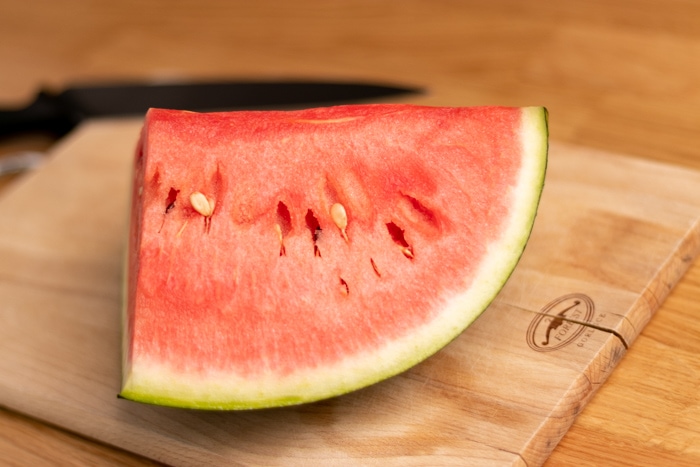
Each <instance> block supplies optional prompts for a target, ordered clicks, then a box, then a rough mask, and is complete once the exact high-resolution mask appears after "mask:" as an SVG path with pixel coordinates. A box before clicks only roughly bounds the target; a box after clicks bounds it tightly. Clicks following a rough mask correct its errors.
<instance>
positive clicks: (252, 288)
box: [120, 104, 547, 410]
mask: <svg viewBox="0 0 700 467" xmlns="http://www.w3.org/2000/svg"><path fill="white" fill-rule="evenodd" d="M546 160H547V113H546V110H545V109H544V108H541V107H526V108H510V107H474V108H441V107H426V106H415V105H402V104H375V105H357V106H338V107H330V108H320V109H310V110H299V111H287V112H282V111H270V112H263V111H251V112H247V111H246V112H228V113H224V112H222V113H208V114H200V113H192V112H184V111H172V110H162V109H152V110H150V111H149V112H148V114H147V116H146V120H145V125H144V128H143V131H142V135H141V139H140V142H139V144H138V149H137V151H136V158H135V168H134V173H133V194H132V195H133V201H132V206H131V227H130V236H129V252H128V264H127V266H126V273H127V279H126V281H125V285H126V286H125V306H124V310H125V311H124V332H123V336H124V339H123V347H124V348H123V385H122V391H121V393H120V396H121V397H123V398H126V399H131V400H134V401H140V402H145V403H153V404H159V405H167V406H176V407H188V408H201V409H220V410H227V409H229V410H230V409H251V408H263V407H273V406H283V405H291V404H299V403H305V402H310V401H315V400H320V399H324V398H328V397H332V396H336V395H340V394H343V393H347V392H350V391H353V390H355V389H359V388H362V387H365V386H367V385H370V384H373V383H376V382H378V381H380V380H383V379H385V378H388V377H390V376H392V375H396V374H398V373H400V372H402V371H404V370H406V369H408V368H410V367H411V366H413V365H415V364H417V363H418V362H420V361H422V360H424V359H425V358H427V357H428V356H430V355H431V354H433V353H435V352H437V351H438V350H439V349H441V348H442V347H443V346H445V345H446V344H447V343H449V342H450V341H451V340H453V339H454V338H455V337H457V336H458V335H459V334H460V333H461V332H462V331H463V330H464V329H465V328H467V327H468V326H469V325H470V324H471V323H472V322H473V321H474V320H475V319H476V318H477V317H478V316H479V314H480V313H482V312H483V311H484V309H485V308H486V307H487V306H488V305H489V303H490V302H491V301H492V300H493V299H494V297H495V296H496V294H497V293H498V292H499V290H500V289H501V288H502V286H503V285H504V283H505V282H506V280H507V279H508V277H509V276H510V274H511V272H512V271H513V268H514V267H515V265H516V263H517V262H518V260H519V258H520V256H521V254H522V252H523V249H524V247H525V244H526V242H527V239H528V237H529V234H530V231H531V228H532V225H533V222H534V219H535V214H536V211H537V206H538V202H539V198H540V193H541V190H542V187H543V184H544V177H545V168H546Z"/></svg>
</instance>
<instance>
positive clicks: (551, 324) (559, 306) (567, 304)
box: [527, 293, 595, 352]
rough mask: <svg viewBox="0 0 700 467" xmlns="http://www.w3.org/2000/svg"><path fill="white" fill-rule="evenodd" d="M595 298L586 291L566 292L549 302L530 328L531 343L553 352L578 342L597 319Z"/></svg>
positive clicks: (534, 347) (539, 349) (529, 339)
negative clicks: (595, 315) (590, 324)
mask: <svg viewBox="0 0 700 467" xmlns="http://www.w3.org/2000/svg"><path fill="white" fill-rule="evenodd" d="M594 313H595V306H594V304H593V300H591V298H590V297H588V296H587V295H584V294H582V293H572V294H568V295H563V296H561V297H559V298H557V299H555V300H552V301H551V302H549V303H548V304H547V305H545V306H544V307H543V308H542V309H541V310H540V312H539V313H538V314H537V316H535V318H534V319H533V320H532V321H531V322H530V326H529V327H528V329H527V344H528V345H529V346H530V348H531V349H533V350H536V351H537V352H551V351H554V350H558V349H561V348H563V347H566V346H567V345H569V344H571V343H573V342H576V341H577V340H578V339H579V338H581V337H582V336H583V334H584V333H585V332H586V331H591V332H592V329H591V328H589V327H588V326H587V324H588V323H591V322H592V321H593V316H594Z"/></svg>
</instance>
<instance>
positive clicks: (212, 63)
mask: <svg viewBox="0 0 700 467" xmlns="http://www.w3.org/2000/svg"><path fill="white" fill-rule="evenodd" d="M699 9H700V6H699V5H698V4H697V3H696V2H689V1H686V0H668V1H660V0H655V1H642V0H619V1H616V2H589V1H583V0H578V1H568V2H549V1H545V0H534V1H529V2H520V1H518V0H495V1H486V0H483V1H468V2H451V1H434V2H433V1H431V2H425V1H418V0H404V1H401V2H392V1H380V2H375V1H370V0H365V1H347V2H321V1H312V0H298V1H296V2H293V3H290V2H284V1H277V2H273V1H267V0H261V1H257V2H237V1H211V0H205V1H182V2H160V1H143V2H136V1H123V2H85V1H79V0H68V1H64V2H60V3H59V2H52V1H49V0H44V1H37V0H28V1H25V2H11V1H9V0H2V1H0V11H1V12H2V14H0V37H1V38H2V41H0V63H2V64H3V65H2V69H3V73H0V102H2V103H6V104H19V103H20V102H22V101H24V100H26V99H29V98H30V96H31V94H32V93H33V92H34V91H35V90H36V88H37V87H38V86H40V85H44V84H48V85H52V86H61V85H63V84H65V83H67V82H70V81H74V80H88V79H112V78H147V79H159V78H172V77H184V78H192V77H194V78H196V77H200V78H209V77H220V76H230V75H234V76H253V77H259V76H262V77H274V76H290V75H292V76H310V77H329V78H335V77H339V78H343V79H345V78H348V77H349V78H352V77H357V78H361V79H363V80H365V79H377V80H388V81H392V82H395V81H400V82H405V83H408V84H420V85H424V86H427V87H428V88H429V89H430V94H429V95H427V96H426V97H425V98H424V99H423V100H422V102H425V103H438V104H446V105H469V104H479V103H489V104H490V103H507V104H516V105H519V104H544V105H547V107H548V108H549V110H550V113H551V133H552V138H553V139H555V140H558V141H566V142H571V143H577V144H580V145H583V146H586V147H595V148H602V149H606V150H610V151H612V152H620V153H625V154H632V155H636V156H643V157H647V158H651V159H656V160H662V161H668V162H673V163H677V164H681V165H684V166H689V167H696V168H700V157H699V156H698V149H697V129H698V128H699V127H700V112H699V111H698V109H700V61H699V60H697V59H696V57H698V56H699V55H700V28H699V27H698V18H699V17H700V15H699V11H698V10H699ZM136 12H138V13H136ZM39 138H40V139H41V138H42V137H39ZM28 144H30V145H33V144H35V143H28ZM16 147H17V146H15V145H11V149H12V150H14V148H16ZM1 148H2V149H5V148H6V146H5V143H3V144H2V145H1ZM12 185H14V182H13V183H12ZM12 189H13V188H12V186H10V187H9V190H12ZM7 190H8V189H7V188H6V189H5V192H7ZM5 222H7V221H6V220H2V221H0V224H1V223H5ZM3 260H4V258H2V259H0V262H2V261H3ZM698 303H700V266H699V265H698V264H697V262H695V264H694V265H692V266H691V268H690V270H689V272H688V273H687V274H686V276H685V278H684V279H683V280H682V281H681V282H680V283H679V284H678V286H677V287H676V288H675V289H674V290H673V291H672V292H671V294H670V296H669V297H668V299H667V300H666V302H664V304H663V306H662V307H661V309H660V311H659V312H658V313H657V314H656V315H655V316H654V317H653V318H652V319H651V321H650V322H649V324H648V325H647V326H646V327H645V328H644V329H643V331H642V333H641V335H640V336H639V337H638V338H637V340H636V341H635V342H634V343H633V345H632V346H631V350H630V352H628V354H627V355H626V356H625V357H624V358H623V359H622V361H621V363H620V365H619V366H618V368H617V369H616V371H615V372H614V373H613V375H612V376H611V377H610V379H609V380H608V381H607V383H606V384H605V385H604V386H603V387H602V389H601V390H600V391H599V393H598V394H597V395H596V396H595V397H594V398H593V400H592V401H591V402H590V403H589V404H588V406H587V407H586V410H584V411H583V413H581V414H580V415H579V416H578V418H577V421H576V423H575V424H574V426H573V427H572V429H571V430H569V432H568V433H567V434H566V436H565V437H564V439H563V440H562V442H561V443H560V445H559V447H558V448H557V449H555V450H554V452H553V453H552V455H551V457H550V461H549V464H550V465H606V464H607V465H611V464H612V465H639V464H640V463H643V462H644V461H646V460H649V462H650V463H669V464H673V465H698V464H700V462H699V461H698V452H697V446H700V436H699V435H698V434H697V428H696V427H697V426H699V425H700V414H699V413H698V406H699V405H700V401H699V399H698V394H699V393H700V391H699V390H698V389H700V338H699V337H700V335H699V333H700V324H699V323H700V320H699V319H698V316H699V313H700V311H699V310H700V309H699V308H698V305H697V304H698ZM0 419H1V418H0ZM11 426H12V428H9V429H8V428H6V427H5V425H0V438H3V439H12V440H13V443H15V444H23V445H25V446H34V444H33V443H34V441H33V440H34V437H38V439H45V440H46V441H47V442H46V443H45V446H46V448H45V449H46V452H47V453H48V454H46V455H47V456H53V457H55V458H56V459H60V458H61V457H62V456H61V453H62V450H61V448H60V443H51V442H49V440H51V439H52V436H51V435H50V434H49V433H52V430H53V428H50V427H45V428H44V429H36V426H39V425H35V424H30V425H27V426H24V428H23V429H22V430H21V431H20V433H19V434H18V432H17V431H19V430H15V429H14V426H15V425H11ZM25 430H26V431H25ZM56 433H57V435H56V439H61V437H60V434H61V432H60V431H57V432H56ZM79 442H82V443H83V446H85V449H86V450H87V451H89V450H91V449H93V448H94V449H102V450H103V451H102V452H104V455H105V456H109V455H110V454H109V453H110V451H109V449H107V448H104V447H103V446H100V445H96V446H97V447H95V446H93V445H92V444H91V443H90V442H88V441H84V440H80V441H78V442H77V443H79ZM591 446H598V447H599V448H598V449H591ZM68 449H69V448H66V450H68ZM27 452H28V451H27ZM18 459H19V461H18V462H19V463H23V464H24V465H29V464H31V463H32V462H31V461H32V460H33V459H34V458H33V457H27V459H26V461H25V462H22V460H21V459H22V458H21V456H20V457H19V458H18ZM652 459H653V460H655V461H652ZM65 463H70V461H67V462H65Z"/></svg>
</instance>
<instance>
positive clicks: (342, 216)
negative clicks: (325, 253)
mask: <svg viewBox="0 0 700 467" xmlns="http://www.w3.org/2000/svg"><path fill="white" fill-rule="evenodd" d="M330 215H331V219H332V220H333V223H334V224H335V225H336V227H338V228H339V229H340V233H341V235H342V236H343V238H344V239H345V241H346V242H347V241H348V234H347V232H346V231H345V229H347V227H348V213H347V212H345V206H343V205H342V204H340V203H335V204H334V205H333V206H331V209H330Z"/></svg>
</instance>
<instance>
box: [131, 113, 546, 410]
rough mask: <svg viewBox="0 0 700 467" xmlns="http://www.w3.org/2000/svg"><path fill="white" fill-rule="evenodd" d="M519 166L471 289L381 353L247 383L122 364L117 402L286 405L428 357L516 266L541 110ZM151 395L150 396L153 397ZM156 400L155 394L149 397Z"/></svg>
mask: <svg viewBox="0 0 700 467" xmlns="http://www.w3.org/2000/svg"><path fill="white" fill-rule="evenodd" d="M522 115H523V118H522V125H521V129H520V134H521V141H522V145H523V154H524V157H523V159H522V163H523V166H522V169H521V170H520V172H519V179H518V180H517V183H516V185H515V186H514V187H513V189H512V191H511V193H510V196H512V197H513V209H512V211H511V212H512V213H514V215H513V216H512V217H511V218H510V219H509V220H508V225H507V227H506V228H505V229H504V235H503V236H502V237H501V238H500V239H499V240H497V241H496V242H494V243H493V244H491V245H490V247H489V253H488V254H487V255H485V259H486V261H484V262H482V264H481V265H480V267H479V269H478V271H477V273H476V275H475V279H474V281H473V283H472V284H471V286H470V288H469V290H467V291H465V292H464V293H462V294H459V295H456V296H454V297H452V298H450V299H449V300H448V302H447V303H446V304H445V307H444V309H443V311H442V312H441V313H440V314H439V315H438V316H437V318H436V319H435V320H433V321H431V322H429V323H427V324H426V325H424V326H423V327H422V328H420V329H416V330H415V331H413V332H412V333H410V334H409V335H408V336H406V337H404V338H401V339H397V340H394V341H392V342H390V343H389V344H387V345H386V346H385V347H383V348H382V349H380V350H378V351H377V350H373V351H372V352H371V353H368V354H366V355H362V354H359V355H354V356H352V357H350V358H347V359H346V361H345V362H343V363H341V364H334V365H333V366H332V367H326V368H324V367H320V368H315V369H313V370H305V371H299V372H297V373H295V374H293V375H290V376H287V377H283V378H280V377H279V376H278V375H269V376H268V377H266V376H264V375H263V376H260V377H259V376H258V375H256V378H255V380H253V381H251V380H247V379H245V378H241V377H238V376H235V375H230V374H227V373H212V374H209V375H201V377H199V379H198V381H197V383H196V384H193V382H192V380H191V379H189V378H188V380H187V381H186V384H185V383H183V382H182V380H181V375H179V374H176V373H174V372H172V371H169V370H168V369H167V368H163V367H161V366H159V365H158V364H155V363H151V364H149V363H147V362H144V361H142V360H141V361H139V362H131V363H130V362H126V361H125V362H124V376H125V379H124V389H123V391H122V393H121V396H122V397H125V398H127V399H135V400H139V401H143V402H151V403H155V404H162V405H173V406H181V407H191V408H203V409H252V408H263V407H272V406H282V405H291V404H298V403H304V402H311V401H315V400H320V399H325V398H328V397H332V396H335V395H340V394H344V393H347V392H350V391H352V390H355V389H359V388H361V387H364V386H367V385H369V384H372V383H375V382H378V381H380V380H383V379H386V378H388V377H390V376H393V375H396V374H398V373H400V372H402V371H404V370H407V369H408V368H410V367H412V366H414V365H415V364H417V363H419V362H420V361H423V360H424V359H426V358H427V357H429V356H430V355H432V354H434V353H435V352H437V351H438V350H440V349H441V348H442V347H444V346H445V345H446V344H448V343H449V342H450V341H452V340H453V339H454V338H456V337H457V336H458V335H459V334H460V333H461V332H462V331H464V330H465V329H466V328H467V327H468V326H469V325H470V324H471V323H472V322H473V321H474V320H475V319H476V318H477V317H478V316H479V315H480V314H481V313H482V312H483V311H484V310H485V309H486V308H487V307H488V305H489V304H490V303H491V302H492V301H493V299H494V298H495V297H496V295H497V294H498V292H499V291H500V290H501V288H502V287H503V285H504V284H505V282H506V281H507V279H508V277H509V276H510V274H511V273H512V271H513V269H514V268H515V266H516V264H517V262H518V261H519V259H520V256H521V254H522V252H523V250H524V248H525V245H526V243H527V240H528V237H529V234H530V231H531V229H532V225H533V223H534V219H535V215H536V212H537V207H538V204H539V199H540V195H541V191H542V187H543V185H544V176H545V171H546V164H547V144H548V142H547V123H546V118H547V116H546V110H545V109H544V108H541V107H526V108H523V109H522ZM151 395H154V396H151ZM155 395H157V396H155Z"/></svg>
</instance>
